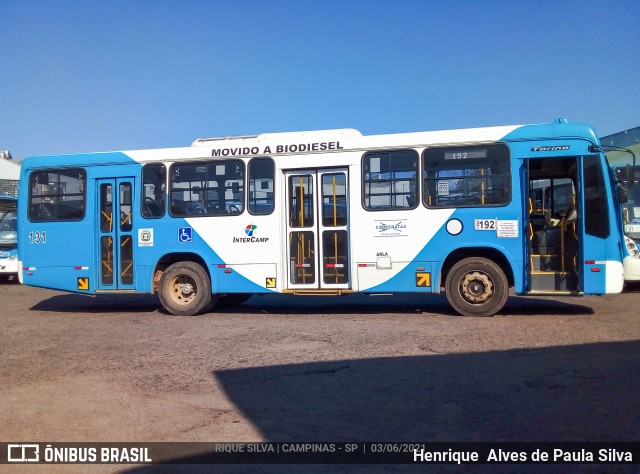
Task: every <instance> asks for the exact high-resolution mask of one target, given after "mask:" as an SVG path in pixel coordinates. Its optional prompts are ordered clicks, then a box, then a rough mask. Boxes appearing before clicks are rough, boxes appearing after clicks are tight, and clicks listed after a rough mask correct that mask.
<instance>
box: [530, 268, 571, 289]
mask: <svg viewBox="0 0 640 474" xmlns="http://www.w3.org/2000/svg"><path fill="white" fill-rule="evenodd" d="M531 290H532V291H548V292H556V291H561V292H574V291H577V290H578V275H576V274H575V273H573V272H533V273H532V274H531Z"/></svg>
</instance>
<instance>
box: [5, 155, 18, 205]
mask: <svg viewBox="0 0 640 474" xmlns="http://www.w3.org/2000/svg"><path fill="white" fill-rule="evenodd" d="M19 179H20V163H19V162H17V161H15V160H14V159H13V158H12V157H11V153H9V151H0V195H4V196H15V197H17V196H18V180H19Z"/></svg>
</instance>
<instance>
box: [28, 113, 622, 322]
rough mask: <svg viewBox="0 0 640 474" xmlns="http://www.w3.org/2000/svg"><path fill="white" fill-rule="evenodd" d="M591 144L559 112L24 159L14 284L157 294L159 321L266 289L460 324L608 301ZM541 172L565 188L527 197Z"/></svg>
mask: <svg viewBox="0 0 640 474" xmlns="http://www.w3.org/2000/svg"><path fill="white" fill-rule="evenodd" d="M598 145H599V141H598V138H597V136H596V134H595V132H594V130H593V129H592V128H590V127H589V126H586V125H582V124H576V123H569V122H567V121H566V120H557V121H555V122H553V123H550V124H540V125H522V126H503V127H486V128H475V129H462V130H446V131H434V132H417V133H401V134H390V135H375V136H363V135H362V134H360V132H358V131H356V130H353V129H341V130H328V131H313V132H299V133H267V134H261V135H255V136H241V137H224V138H205V139H198V140H196V141H195V142H194V143H193V144H192V146H190V147H183V148H170V149H157V150H137V151H125V152H109V153H95V154H77V155H66V156H44V157H33V158H28V159H25V160H24V161H23V163H22V168H21V177H20V180H21V186H20V199H21V202H23V203H25V204H24V205H21V206H20V209H19V219H18V223H19V234H18V235H19V247H18V249H19V259H20V261H21V263H20V268H21V273H20V279H21V281H22V282H23V283H24V284H27V285H33V286H40V287H45V288H53V289H58V290H66V291H71V292H78V293H85V294H98V293H130V292H138V293H157V294H158V295H159V298H160V302H161V304H162V306H163V307H164V309H165V310H166V311H167V312H169V313H170V314H173V315H195V314H201V313H203V312H207V311H210V310H212V309H214V308H215V305H216V304H217V303H226V304H231V303H239V302H242V301H243V300H245V299H247V298H248V297H249V296H251V295H253V294H270V293H287V294H291V295H297V296H304V295H346V294H350V293H355V292H359V293H364V294H369V295H373V294H399V293H418V294H425V295H427V294H434V293H441V292H443V291H444V292H445V293H446V295H447V298H448V300H449V302H450V304H451V306H452V307H453V308H454V309H455V310H456V311H457V312H458V313H460V314H463V315H470V316H491V315H494V314H496V313H497V312H499V311H500V310H501V309H502V308H503V306H504V304H505V302H506V300H507V296H508V294H509V291H510V288H512V289H513V292H514V293H515V294H516V295H558V296H560V295H576V296H577V295H585V294H595V295H601V294H606V293H618V292H620V291H621V290H622V287H623V265H622V254H621V252H622V243H621V242H622V235H620V228H619V226H618V225H617V223H616V206H619V205H620V204H619V203H618V202H615V199H616V198H615V196H616V193H615V192H614V183H613V182H612V179H611V177H610V176H611V175H610V173H609V170H608V168H607V164H606V160H605V156H604V154H603V153H602V152H601V151H600V150H601V149H600V148H599V146H598ZM543 182H544V183H548V184H549V185H550V186H552V185H554V184H557V185H559V186H560V187H561V188H562V190H563V191H562V193H559V194H558V193H553V192H552V193H550V195H549V196H550V198H549V199H547V200H546V202H544V203H543V204H544V205H541V203H540V202H538V200H536V199H535V197H536V192H537V191H535V190H536V189H537V187H539V185H540V183H543ZM567 193H569V194H567ZM555 196H558V197H557V198H555Z"/></svg>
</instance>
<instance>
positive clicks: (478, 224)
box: [473, 219, 496, 230]
mask: <svg viewBox="0 0 640 474" xmlns="http://www.w3.org/2000/svg"><path fill="white" fill-rule="evenodd" d="M473 228H474V229H475V230H496V220H495V219H475V220H474V221H473Z"/></svg>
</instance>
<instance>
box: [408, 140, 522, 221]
mask: <svg viewBox="0 0 640 474" xmlns="http://www.w3.org/2000/svg"><path fill="white" fill-rule="evenodd" d="M475 149H478V150H480V149H486V150H487V155H488V156H487V157H486V158H482V157H480V158H475V157H474V158H465V159H452V158H449V159H447V158H445V157H444V154H445V153H447V152H448V153H459V152H461V151H470V150H475ZM435 153H438V154H439V155H440V156H438V157H437V158H434V157H432V156H430V155H432V154H435ZM502 153H504V155H503V156H500V154H502ZM428 160H429V161H428ZM420 162H421V165H422V175H421V180H420V181H421V183H422V204H423V205H424V206H425V207H426V208H428V209H462V208H486V207H505V206H508V205H509V204H510V203H511V201H512V198H513V178H512V176H513V174H512V170H511V167H512V158H511V149H510V148H509V146H508V145H507V144H506V143H500V142H494V143H485V144H470V145H454V146H436V147H427V148H425V149H424V150H423V151H422V155H421V160H420ZM446 162H451V163H452V164H453V163H459V165H458V166H450V167H449V168H444V167H442V166H441V164H444V163H446ZM463 163H471V164H470V165H467V166H462V164H463ZM474 163H475V164H476V166H473V164H474ZM478 163H481V164H484V166H477V164H478ZM493 164H498V165H502V164H504V166H505V173H500V174H492V175H491V176H493V177H495V178H498V179H501V180H504V181H505V184H506V189H505V191H506V193H505V196H504V198H503V199H502V200H501V201H499V202H493V203H488V204H487V203H482V202H480V203H478V204H473V203H470V202H469V195H470V191H469V186H468V183H469V182H470V181H471V180H476V179H484V178H483V177H482V176H475V175H472V176H466V175H465V174H464V173H465V172H466V171H467V170H475V171H477V170H486V169H488V168H490V167H491V166H492V165H493ZM434 170H435V171H436V173H438V172H441V171H452V172H453V171H458V172H463V175H462V176H451V177H448V178H446V177H442V178H441V177H437V176H436V177H428V176H427V173H428V172H429V171H434ZM451 179H459V180H462V181H463V183H464V187H465V202H464V203H461V204H456V203H452V204H450V205H442V204H429V201H428V198H429V193H428V191H429V190H430V187H429V186H428V181H429V182H430V181H434V182H436V189H437V186H438V184H437V181H439V180H442V181H444V180H451ZM481 200H482V193H481Z"/></svg>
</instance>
